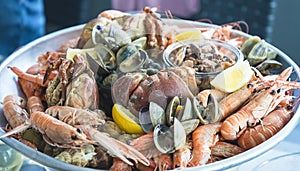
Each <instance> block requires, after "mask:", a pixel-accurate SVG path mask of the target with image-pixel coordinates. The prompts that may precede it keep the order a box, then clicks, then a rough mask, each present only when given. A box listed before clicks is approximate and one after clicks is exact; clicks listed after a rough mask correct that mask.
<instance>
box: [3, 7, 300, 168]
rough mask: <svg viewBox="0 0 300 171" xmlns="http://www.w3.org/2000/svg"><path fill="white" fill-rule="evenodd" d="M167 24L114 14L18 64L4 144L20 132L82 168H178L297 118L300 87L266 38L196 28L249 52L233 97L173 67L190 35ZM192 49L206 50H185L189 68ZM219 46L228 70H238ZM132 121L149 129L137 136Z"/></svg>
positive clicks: (144, 14)
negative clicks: (170, 62) (167, 58)
mask: <svg viewBox="0 0 300 171" xmlns="http://www.w3.org/2000/svg"><path fill="white" fill-rule="evenodd" d="M167 16H169V17H170V16H171V15H167ZM165 20H167V19H162V17H161V14H160V13H157V12H156V11H155V9H154V8H149V7H145V8H144V9H143V10H142V11H141V12H139V13H136V14H128V13H124V12H121V11H115V10H107V11H104V12H102V13H100V14H99V15H98V17H97V18H95V19H93V20H91V21H90V22H88V23H87V24H86V25H85V26H84V28H83V29H82V32H81V35H78V37H77V38H75V39H72V40H68V41H67V42H66V43H64V44H62V45H61V47H60V48H59V49H58V50H57V51H53V52H46V53H44V54H41V55H40V56H38V57H37V62H36V63H34V64H33V65H32V66H31V67H30V68H28V69H27V70H26V71H25V72H24V71H22V70H21V69H20V68H17V67H15V66H8V69H10V70H11V71H12V72H14V73H15V74H16V76H17V77H18V82H17V84H18V85H19V87H20V89H21V90H22V92H23V94H17V92H16V94H8V95H7V96H5V97H4V99H1V102H2V105H3V115H4V116H5V118H6V120H7V121H8V125H7V127H6V128H5V130H6V131H7V132H6V133H5V134H3V135H0V139H1V138H3V137H7V136H12V137H14V138H16V139H18V140H19V141H21V142H23V143H25V144H26V145H28V146H30V147H32V148H35V149H37V150H38V151H41V152H43V153H45V154H47V155H50V156H52V157H54V158H56V159H58V160H61V161H63V162H66V163H70V164H73V165H77V166H80V167H88V168H95V169H109V170H134V169H136V170H171V169H184V168H187V167H197V166H202V165H206V164H209V163H213V162H217V161H220V160H223V159H226V158H229V157H232V156H235V155H238V154H240V153H243V152H244V151H247V150H248V149H251V148H253V147H255V146H257V145H259V144H261V143H263V142H264V141H266V140H267V139H269V138H271V137H272V136H273V135H275V134H276V133H277V132H279V131H280V130H281V129H282V128H283V127H284V126H285V125H286V124H287V123H288V122H289V120H290V119H291V118H292V117H293V114H294V109H295V106H296V105H297V103H298V100H297V99H299V97H295V96H294V93H293V91H294V90H295V89H299V88H300V83H299V82H297V81H296V80H291V78H290V76H291V74H292V72H293V68H292V67H288V68H282V64H281V63H280V62H279V61H276V56H277V54H276V52H274V51H272V49H269V48H268V45H267V43H266V42H265V41H264V40H262V39H260V38H259V37H257V36H253V37H250V38H249V39H245V38H244V37H242V36H237V35H236V34H235V33H234V32H235V31H233V30H235V27H237V25H236V23H235V24H232V23H231V24H227V25H223V26H221V27H218V28H214V27H211V28H210V27H208V28H196V29H198V31H199V32H200V33H201V36H202V37H203V39H215V40H221V41H224V42H227V43H229V44H231V45H232V46H234V47H236V48H237V49H240V51H241V52H242V53H243V54H244V56H245V60H246V61H247V62H249V64H250V65H251V69H252V72H251V77H249V78H251V79H250V80H249V81H248V82H247V84H246V85H244V86H243V87H241V88H240V89H238V90H237V91H234V92H230V93H228V92H223V91H221V90H218V89H216V88H214V87H212V86H210V87H209V88H207V87H205V88H204V87H202V85H201V84H199V82H198V81H197V74H196V72H197V71H198V70H195V68H194V67H193V66H189V65H188V64H187V65H183V66H172V67H168V66H167V65H166V64H165V63H164V61H163V59H162V54H163V52H164V50H165V49H166V48H167V47H168V46H171V45H172V44H174V43H176V39H175V37H176V35H177V34H179V33H181V32H184V31H185V29H182V28H180V27H177V26H176V25H174V24H172V23H171V24H170V23H169V24H168V23H167V22H165ZM194 29H195V28H194ZM191 48H197V47H185V48H183V49H184V50H185V52H184V53H183V52H182V51H180V50H178V52H181V55H179V56H180V62H184V61H189V60H192V59H191V58H192V57H191V55H189V54H188V53H187V52H188V51H189V49H191ZM209 48H212V51H210V52H209V54H210V55H212V56H214V55H215V56H217V57H218V60H220V61H222V62H224V65H226V67H227V68H228V67H230V66H231V65H233V64H234V62H232V61H231V60H229V58H227V57H224V56H220V54H219V53H215V52H216V51H214V47H209ZM198 50H199V49H198ZM199 54H200V55H207V54H203V53H202V54H201V53H199ZM192 55H193V54H192ZM198 62H199V61H198ZM228 63H230V64H228ZM227 65H230V66H227ZM203 66H204V65H203ZM203 66H198V69H200V70H199V71H204V70H205V68H203ZM201 67H202V70H201ZM226 67H225V68H222V70H223V69H226ZM278 70H280V72H278ZM116 112H117V113H116ZM121 116H123V118H122V119H123V120H125V121H128V123H126V122H125V123H124V122H123V123H121V124H125V126H124V125H123V126H122V125H120V123H119V122H117V119H120V118H117V117H121ZM124 118H125V119H124ZM129 122H130V124H131V125H134V126H135V128H137V127H138V128H140V129H138V131H130V132H128V131H127V130H126V129H124V127H126V126H127V127H130V124H129Z"/></svg>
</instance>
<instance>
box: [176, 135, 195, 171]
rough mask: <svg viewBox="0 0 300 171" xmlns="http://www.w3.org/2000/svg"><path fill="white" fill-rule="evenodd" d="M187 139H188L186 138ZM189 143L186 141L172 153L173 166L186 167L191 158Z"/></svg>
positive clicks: (177, 167)
mask: <svg viewBox="0 0 300 171" xmlns="http://www.w3.org/2000/svg"><path fill="white" fill-rule="evenodd" d="M187 141H188V140H187ZM191 148H192V147H191V143H186V144H185V145H184V146H183V147H182V148H181V149H179V150H176V151H175V152H174V153H173V168H174V169H183V168H186V167H187V165H188V163H189V162H190V160H191V159H192V158H191V156H192V155H191Z"/></svg>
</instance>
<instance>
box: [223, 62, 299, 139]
mask: <svg viewBox="0 0 300 171" xmlns="http://www.w3.org/2000/svg"><path fill="white" fill-rule="evenodd" d="M291 72H292V68H291V67H290V68H287V69H286V70H284V71H283V72H282V73H281V74H280V75H279V76H278V77H277V78H276V79H275V80H271V81H270V80H269V79H268V77H265V78H264V80H263V83H264V84H265V86H266V87H265V89H263V90H261V91H259V92H258V93H256V94H255V96H254V97H253V98H252V99H251V100H250V101H249V102H248V103H247V104H246V105H244V106H243V107H242V108H241V109H239V110H238V111H237V112H236V113H234V114H232V115H230V116H229V117H228V118H226V119H225V121H224V122H223V123H222V127H221V133H222V136H223V137H224V138H225V139H227V140H236V139H237V138H239V137H240V136H241V135H242V133H243V132H244V131H245V129H246V128H247V127H248V126H255V125H256V124H257V123H258V122H259V121H260V120H261V119H262V118H263V117H265V116H267V115H268V114H269V113H270V112H271V111H272V110H274V109H275V108H276V107H277V106H278V105H279V103H280V102H281V101H283V100H286V98H288V97H287V95H286V94H285V93H286V92H287V91H288V90H290V89H294V88H300V84H299V83H297V82H290V81H285V80H286V79H287V78H288V77H289V76H290V74H291Z"/></svg>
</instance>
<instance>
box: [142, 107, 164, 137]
mask: <svg viewBox="0 0 300 171" xmlns="http://www.w3.org/2000/svg"><path fill="white" fill-rule="evenodd" d="M139 121H140V124H141V127H142V129H143V130H144V132H146V133H148V132H150V131H152V130H153V129H154V127H155V126H156V125H165V124H166V116H165V110H164V109H163V108H162V107H160V106H159V105H158V104H156V103H154V102H150V104H149V107H148V106H146V107H143V108H142V109H141V111H140V112H139Z"/></svg>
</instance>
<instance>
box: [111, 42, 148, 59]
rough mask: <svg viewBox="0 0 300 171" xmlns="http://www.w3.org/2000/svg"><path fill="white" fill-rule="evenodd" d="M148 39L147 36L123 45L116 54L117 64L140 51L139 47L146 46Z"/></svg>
mask: <svg viewBox="0 0 300 171" xmlns="http://www.w3.org/2000/svg"><path fill="white" fill-rule="evenodd" d="M146 40H147V39H146V37H141V38H139V39H137V40H135V41H133V42H131V43H129V44H127V45H125V46H123V47H121V48H120V49H119V50H118V52H117V54H116V59H117V64H120V63H121V62H122V61H124V60H125V59H126V58H129V57H131V56H134V55H136V54H137V53H139V49H143V48H145V44H146Z"/></svg>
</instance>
